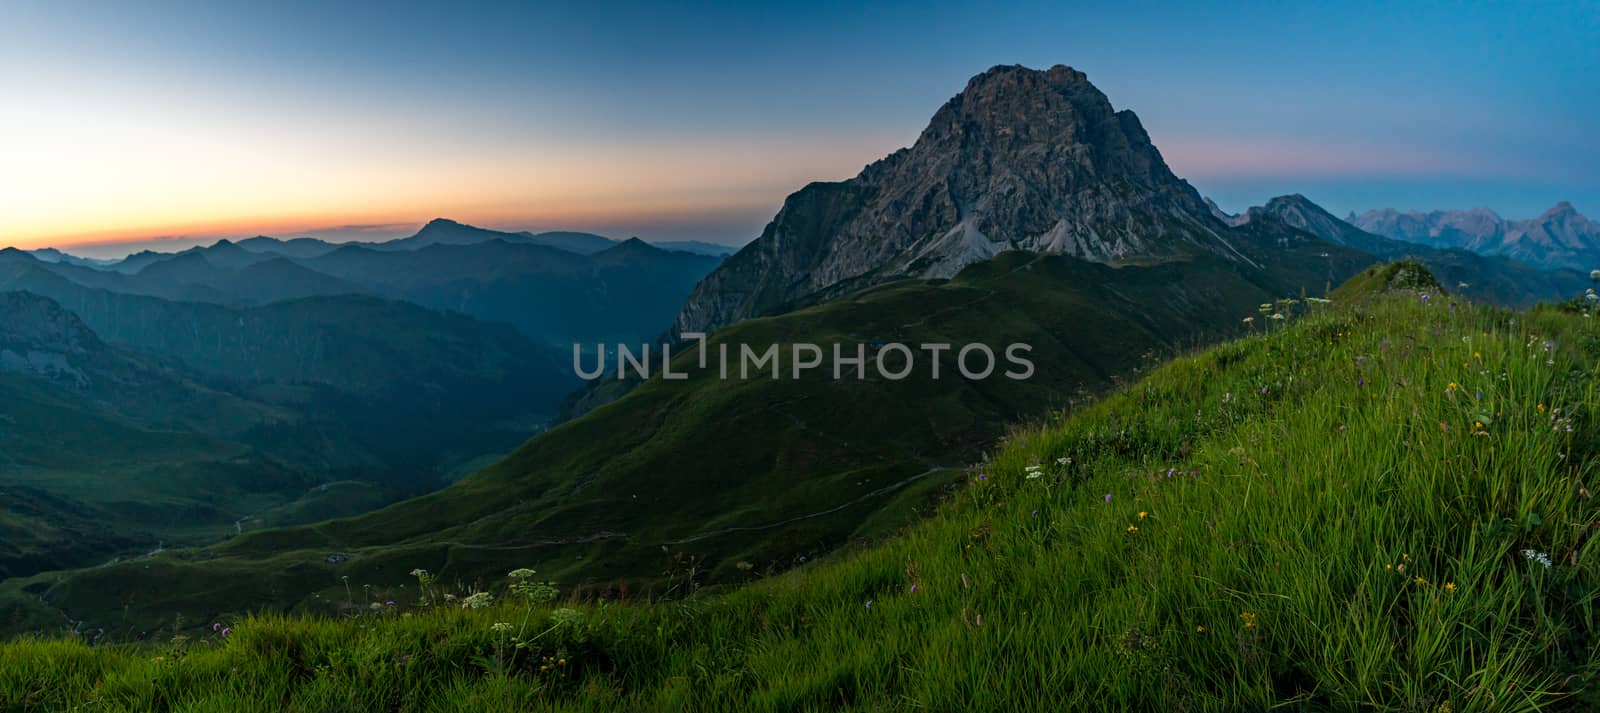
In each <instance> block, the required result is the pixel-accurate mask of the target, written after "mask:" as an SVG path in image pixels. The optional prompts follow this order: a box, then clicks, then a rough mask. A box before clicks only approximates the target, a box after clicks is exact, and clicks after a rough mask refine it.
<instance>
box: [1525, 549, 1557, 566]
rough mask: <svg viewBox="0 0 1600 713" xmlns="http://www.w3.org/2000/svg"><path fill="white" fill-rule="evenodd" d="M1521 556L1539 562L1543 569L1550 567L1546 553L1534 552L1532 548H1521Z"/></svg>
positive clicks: (1548, 556)
mask: <svg viewBox="0 0 1600 713" xmlns="http://www.w3.org/2000/svg"><path fill="white" fill-rule="evenodd" d="M1522 557H1523V558H1524V559H1526V560H1528V561H1529V562H1538V563H1539V564H1542V565H1544V568H1545V569H1550V555H1547V554H1545V553H1543V552H1535V551H1533V550H1523V551H1522Z"/></svg>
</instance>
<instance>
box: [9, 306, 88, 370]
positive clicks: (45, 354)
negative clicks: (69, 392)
mask: <svg viewBox="0 0 1600 713" xmlns="http://www.w3.org/2000/svg"><path fill="white" fill-rule="evenodd" d="M100 348H101V344H100V339H99V337H96V336H95V334H94V332H91V331H89V328H88V327H85V326H83V322H81V321H79V320H78V318H77V316H76V315H74V314H72V313H71V312H68V311H66V310H64V309H62V308H61V305H58V304H56V303H55V302H52V301H50V300H48V299H45V298H43V297H39V296H37V295H34V294H30V293H27V292H5V293H0V373H22V374H26V375H30V376H35V377H40V378H45V379H49V380H53V381H65V382H68V383H71V384H73V385H76V386H86V385H88V383H89V377H88V375H87V374H85V373H84V372H83V370H81V369H80V368H79V366H78V365H77V364H75V363H74V362H75V361H76V360H77V359H79V358H81V357H82V356H83V355H85V354H86V353H88V352H90V351H91V350H98V349H100Z"/></svg>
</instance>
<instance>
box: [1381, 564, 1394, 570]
mask: <svg viewBox="0 0 1600 713" xmlns="http://www.w3.org/2000/svg"><path fill="white" fill-rule="evenodd" d="M1383 570H1384V571H1385V572H1393V571H1394V565H1393V564H1387V563H1386V564H1384V565H1383Z"/></svg>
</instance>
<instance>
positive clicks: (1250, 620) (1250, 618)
mask: <svg viewBox="0 0 1600 713" xmlns="http://www.w3.org/2000/svg"><path fill="white" fill-rule="evenodd" d="M1239 618H1240V619H1243V620H1244V628H1246V629H1254V628H1256V615H1255V613H1254V612H1245V613H1243V614H1240V615H1239Z"/></svg>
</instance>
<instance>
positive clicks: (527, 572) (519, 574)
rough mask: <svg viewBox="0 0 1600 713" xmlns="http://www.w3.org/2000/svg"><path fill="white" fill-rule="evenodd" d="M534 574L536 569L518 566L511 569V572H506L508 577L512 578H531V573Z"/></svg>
mask: <svg viewBox="0 0 1600 713" xmlns="http://www.w3.org/2000/svg"><path fill="white" fill-rule="evenodd" d="M536 574H538V572H537V571H534V570H531V569H528V568H527V567H523V568H520V569H514V570H511V573H510V574H507V575H506V576H507V577H510V578H512V579H529V578H532V577H533V575H536Z"/></svg>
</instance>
